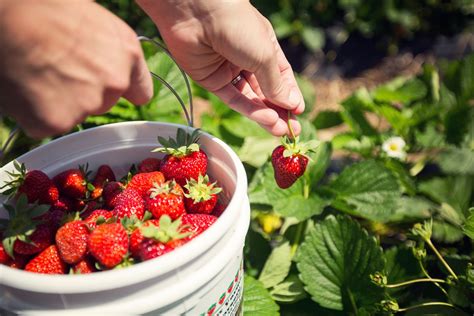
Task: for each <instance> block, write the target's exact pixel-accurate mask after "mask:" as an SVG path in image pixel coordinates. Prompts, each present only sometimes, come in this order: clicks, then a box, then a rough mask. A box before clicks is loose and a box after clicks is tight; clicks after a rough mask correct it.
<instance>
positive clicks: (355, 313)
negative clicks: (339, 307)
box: [347, 289, 358, 316]
mask: <svg viewBox="0 0 474 316" xmlns="http://www.w3.org/2000/svg"><path fill="white" fill-rule="evenodd" d="M347 294H348V296H349V301H350V302H351V306H352V309H353V310H354V315H355V316H357V315H358V312H357V304H356V302H355V299H354V295H352V292H351V290H349V289H347Z"/></svg>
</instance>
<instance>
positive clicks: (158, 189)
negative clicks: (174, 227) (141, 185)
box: [145, 180, 186, 220]
mask: <svg viewBox="0 0 474 316" xmlns="http://www.w3.org/2000/svg"><path fill="white" fill-rule="evenodd" d="M145 208H146V209H147V210H148V211H150V212H151V213H152V214H153V216H154V217H155V218H157V219H159V218H160V217H161V215H164V214H166V215H168V216H169V217H171V219H173V220H175V219H177V218H178V217H180V216H181V215H183V214H184V213H185V212H186V211H185V209H184V202H183V189H182V188H181V186H180V185H179V184H177V183H176V182H175V181H174V180H171V181H166V182H165V183H162V184H156V183H155V185H154V186H153V187H152V188H151V189H150V190H149V191H148V194H147V195H145Z"/></svg>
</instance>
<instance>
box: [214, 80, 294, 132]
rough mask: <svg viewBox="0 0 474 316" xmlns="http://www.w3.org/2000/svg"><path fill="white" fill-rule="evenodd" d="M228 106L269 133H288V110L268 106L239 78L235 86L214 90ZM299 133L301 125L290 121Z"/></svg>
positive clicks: (230, 85)
mask: <svg viewBox="0 0 474 316" xmlns="http://www.w3.org/2000/svg"><path fill="white" fill-rule="evenodd" d="M214 93H215V94H216V95H217V96H218V97H220V98H221V99H222V100H223V101H224V102H225V103H227V104H228V105H229V107H230V108H232V109H234V110H235V111H237V112H239V113H241V114H242V115H244V116H246V117H248V118H249V119H251V120H254V121H255V122H257V123H258V124H259V125H260V126H262V127H263V128H264V129H266V130H267V131H268V132H269V133H271V134H273V135H275V136H283V135H286V134H289V130H288V124H287V117H288V111H287V110H284V109H281V108H279V107H277V106H268V105H267V104H265V103H264V102H263V101H262V99H261V98H260V97H259V96H258V95H257V93H255V91H253V90H252V88H251V86H250V84H249V83H248V82H247V81H246V80H245V79H243V80H241V81H240V82H239V83H237V84H236V86H234V85H232V84H228V85H226V86H225V87H223V88H221V89H219V90H217V91H214ZM293 127H294V131H295V133H299V132H300V130H301V127H300V125H299V123H298V122H297V121H296V120H293V121H292V128H293Z"/></svg>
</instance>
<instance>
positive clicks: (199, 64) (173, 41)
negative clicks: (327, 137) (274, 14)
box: [137, 0, 304, 135]
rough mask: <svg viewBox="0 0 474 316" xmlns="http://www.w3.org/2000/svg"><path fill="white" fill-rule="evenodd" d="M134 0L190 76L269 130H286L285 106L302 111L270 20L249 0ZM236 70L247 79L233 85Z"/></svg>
mask: <svg viewBox="0 0 474 316" xmlns="http://www.w3.org/2000/svg"><path fill="white" fill-rule="evenodd" d="M137 2H138V4H139V5H140V6H141V7H142V8H143V9H144V10H145V11H146V12H147V14H148V15H149V16H150V17H151V18H152V19H153V21H154V22H155V23H156V25H157V26H158V28H159V30H160V34H161V35H162V37H163V39H164V41H165V42H166V44H167V46H168V48H169V50H170V51H171V53H172V54H173V56H174V57H175V59H176V60H177V62H178V63H179V64H180V66H181V67H182V68H183V69H184V70H185V71H186V72H187V73H188V74H189V75H190V76H191V78H193V79H194V80H195V81H196V82H198V83H199V84H200V85H202V86H203V87H204V88H206V89H208V90H209V91H211V92H213V93H214V94H216V95H217V96H218V97H220V98H221V99H222V100H223V101H224V102H226V103H227V104H228V105H229V106H230V107H231V108H233V109H235V110H236V111H238V112H240V113H242V114H243V115H245V116H247V117H249V118H250V119H252V120H255V121H256V122H257V123H259V124H260V125H261V126H262V127H264V128H265V129H267V130H268V131H269V132H271V133H272V134H274V135H284V134H288V133H289V130H288V127H287V119H288V110H289V111H291V113H292V114H300V113H302V112H303V111H304V101H303V97H302V95H301V92H300V90H299V88H298V86H297V84H296V80H295V77H294V75H293V71H292V69H291V66H290V64H289V63H288V61H287V60H286V58H285V56H284V54H283V52H282V50H281V48H280V46H279V44H278V41H277V39H276V37H275V33H274V31H273V29H272V26H271V24H270V22H268V20H267V19H266V18H265V17H263V16H262V15H261V14H260V13H259V12H258V11H257V10H256V9H255V8H254V7H253V6H252V5H251V4H250V2H249V1H246V0H227V1H222V0H160V1H156V0H137ZM240 72H242V73H243V75H244V79H245V80H242V81H240V82H239V83H238V84H236V85H235V86H234V85H232V84H231V81H232V79H233V78H235V77H236V76H237V75H238V74H239V73H240ZM291 125H292V127H293V130H294V131H295V134H298V133H299V132H300V130H301V127H300V125H299V123H298V122H297V121H296V120H295V119H292V120H291Z"/></svg>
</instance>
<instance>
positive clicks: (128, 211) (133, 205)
mask: <svg viewBox="0 0 474 316" xmlns="http://www.w3.org/2000/svg"><path fill="white" fill-rule="evenodd" d="M112 212H113V214H114V216H117V218H118V219H121V218H124V217H125V216H127V217H132V216H133V215H135V216H136V217H137V218H138V219H143V215H144V214H145V202H144V201H143V198H142V195H141V194H140V193H139V192H138V191H137V190H135V189H132V188H127V189H125V190H124V191H123V192H122V193H120V194H119V195H118V196H117V198H116V203H115V208H114V209H113V211H112Z"/></svg>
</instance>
